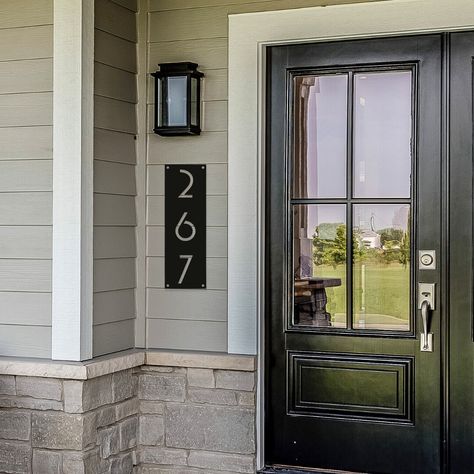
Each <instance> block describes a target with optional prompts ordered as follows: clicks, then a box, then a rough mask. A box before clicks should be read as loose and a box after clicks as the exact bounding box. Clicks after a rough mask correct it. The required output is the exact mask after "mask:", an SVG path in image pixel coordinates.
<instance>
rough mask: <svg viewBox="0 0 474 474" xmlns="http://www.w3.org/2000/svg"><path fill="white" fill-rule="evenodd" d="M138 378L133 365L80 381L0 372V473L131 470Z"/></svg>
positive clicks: (128, 471) (136, 429)
mask: <svg viewBox="0 0 474 474" xmlns="http://www.w3.org/2000/svg"><path fill="white" fill-rule="evenodd" d="M137 382H138V380H137V375H135V374H134V373H133V371H132V369H128V370H124V371H121V372H117V373H114V374H109V375H105V376H102V377H97V378H93V379H90V380H84V381H79V380H62V379H54V378H41V377H23V376H16V377H15V376H10V375H2V376H0V472H2V473H22V474H23V473H30V472H33V473H38V474H43V473H44V474H62V473H64V474H76V473H81V474H82V473H84V474H86V473H108V472H110V473H117V474H120V473H131V472H133V468H134V467H133V466H134V464H135V449H136V444H137V431H138V398H137V396H136V395H137Z"/></svg>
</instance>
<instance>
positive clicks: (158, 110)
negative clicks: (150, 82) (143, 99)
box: [155, 77, 163, 127]
mask: <svg viewBox="0 0 474 474" xmlns="http://www.w3.org/2000/svg"><path fill="white" fill-rule="evenodd" d="M155 80H156V89H155V93H156V107H155V123H156V126H157V127H162V126H163V112H162V111H163V107H162V106H163V104H162V102H163V91H162V88H163V84H162V82H163V81H162V79H161V78H159V77H157V78H156V79H155Z"/></svg>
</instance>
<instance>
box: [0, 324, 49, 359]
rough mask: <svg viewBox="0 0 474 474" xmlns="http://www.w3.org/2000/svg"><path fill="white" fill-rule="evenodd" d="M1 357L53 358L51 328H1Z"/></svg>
mask: <svg viewBox="0 0 474 474" xmlns="http://www.w3.org/2000/svg"><path fill="white" fill-rule="evenodd" d="M0 355H2V356H14V357H41V358H45V359H50V358H51V328H50V327H44V326H43V327H39V326H3V325H1V326H0Z"/></svg>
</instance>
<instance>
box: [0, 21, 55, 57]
mask: <svg viewBox="0 0 474 474" xmlns="http://www.w3.org/2000/svg"><path fill="white" fill-rule="evenodd" d="M52 57H53V27H52V26H33V27H31V28H14V29H9V30H0V61H10V60H18V59H37V58H52Z"/></svg>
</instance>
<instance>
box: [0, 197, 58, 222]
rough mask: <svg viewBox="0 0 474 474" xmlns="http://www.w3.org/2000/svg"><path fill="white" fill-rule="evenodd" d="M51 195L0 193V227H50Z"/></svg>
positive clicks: (51, 215)
mask: <svg viewBox="0 0 474 474" xmlns="http://www.w3.org/2000/svg"><path fill="white" fill-rule="evenodd" d="M52 198H53V194H52V193H0V225H52V221H53V199H52Z"/></svg>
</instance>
